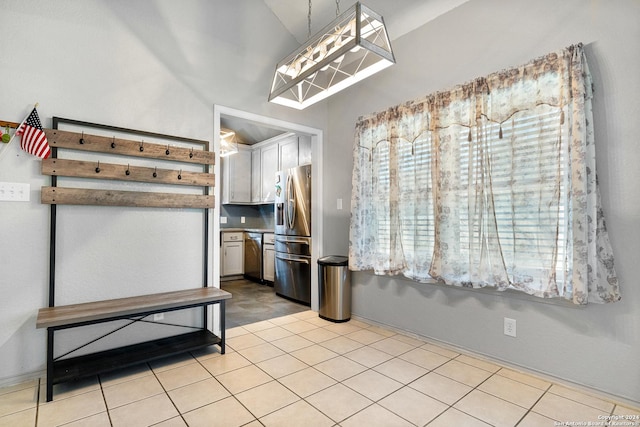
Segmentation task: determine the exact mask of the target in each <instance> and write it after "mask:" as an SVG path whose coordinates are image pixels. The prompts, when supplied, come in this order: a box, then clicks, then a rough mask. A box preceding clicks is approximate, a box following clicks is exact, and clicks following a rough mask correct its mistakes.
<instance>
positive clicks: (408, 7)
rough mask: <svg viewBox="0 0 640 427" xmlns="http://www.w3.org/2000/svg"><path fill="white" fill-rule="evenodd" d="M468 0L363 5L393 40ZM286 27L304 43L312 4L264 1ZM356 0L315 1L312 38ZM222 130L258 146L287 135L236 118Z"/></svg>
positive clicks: (225, 120) (379, 0)
mask: <svg viewBox="0 0 640 427" xmlns="http://www.w3.org/2000/svg"><path fill="white" fill-rule="evenodd" d="M467 1H468V0H365V1H362V3H363V4H365V5H366V6H368V7H369V8H371V9H373V10H374V11H376V12H378V13H379V14H380V15H382V16H383V18H384V20H385V24H386V26H387V30H388V32H389V37H390V38H391V41H392V45H393V40H395V39H397V38H399V37H401V36H403V35H405V34H407V33H408V32H410V31H412V30H414V29H416V28H418V27H420V26H422V25H423V24H425V23H427V22H429V21H431V20H433V19H435V18H437V17H438V16H440V15H442V14H444V13H446V12H448V11H450V10H451V9H454V8H455V7H457V6H459V5H461V4H463V3H465V2H467ZM264 2H265V4H266V5H267V7H268V8H269V9H271V11H272V12H273V14H274V15H275V16H276V17H277V18H278V20H280V22H281V23H282V25H283V26H284V27H285V28H286V29H287V31H289V32H290V33H291V34H292V35H293V37H294V38H295V39H296V40H297V41H298V42H299V43H300V44H302V43H304V42H305V41H306V40H307V38H308V35H309V31H308V20H307V17H308V12H309V0H264ZM354 3H355V0H311V35H313V34H315V33H316V32H318V31H320V30H321V29H322V28H324V26H326V25H327V24H328V23H329V22H331V21H332V20H333V19H334V18H335V17H336V12H337V6H339V10H340V13H342V12H344V11H346V10H347V9H349V8H350V7H351V6H353V4H354ZM220 122H221V126H222V127H224V128H226V129H231V130H233V131H235V132H236V135H237V137H238V141H239V142H242V143H244V144H254V143H256V142H260V141H264V140H266V139H269V138H272V137H274V136H276V135H279V134H280V133H282V132H284V131H283V130H281V129H271V128H268V127H265V126H262V125H259V124H256V123H252V122H248V121H246V120H242V119H237V118H234V117H221V121H220Z"/></svg>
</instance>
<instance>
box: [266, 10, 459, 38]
mask: <svg viewBox="0 0 640 427" xmlns="http://www.w3.org/2000/svg"><path fill="white" fill-rule="evenodd" d="M467 1H468V0H365V1H363V2H361V3H363V4H365V5H367V6H368V7H369V8H371V9H373V10H374V11H376V12H378V13H379V14H380V15H382V16H383V17H384V20H385V24H386V25H387V29H388V31H389V36H390V37H391V40H394V39H396V38H398V37H400V36H403V35H404V34H406V33H408V32H409V31H412V30H415V29H416V28H418V27H420V26H422V25H423V24H425V23H426V22H429V21H431V20H432V19H435V18H437V17H438V16H440V15H442V14H444V13H446V12H448V11H449V10H451V9H453V8H455V7H457V6H459V5H461V4H462V3H465V2H467ZM264 2H265V4H266V5H267V7H268V8H269V9H271V10H272V11H273V13H274V14H275V15H276V17H278V19H279V20H280V22H282V25H283V26H284V27H285V28H286V29H287V30H288V31H289V32H290V33H291V34H292V35H293V36H294V37H295V38H296V40H298V42H299V43H301V44H302V43H304V42H305V41H306V40H307V37H308V35H309V31H308V21H307V16H308V11H309V0H264ZM354 3H355V0H311V35H313V34H315V33H316V32H318V31H319V30H320V29H322V28H323V27H324V26H325V25H327V24H328V23H329V22H331V21H332V20H333V19H334V18H335V17H336V9H337V7H336V6H339V9H340V12H341V13H342V12H344V11H346V10H347V9H348V8H350V7H351V6H353V4H354Z"/></svg>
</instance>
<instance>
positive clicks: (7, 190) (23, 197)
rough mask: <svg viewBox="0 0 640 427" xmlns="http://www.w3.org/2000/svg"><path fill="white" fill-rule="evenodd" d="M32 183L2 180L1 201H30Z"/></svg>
mask: <svg viewBox="0 0 640 427" xmlns="http://www.w3.org/2000/svg"><path fill="white" fill-rule="evenodd" d="M30 189H31V185H30V184H25V183H20V182H0V201H7V202H28V201H29V191H30Z"/></svg>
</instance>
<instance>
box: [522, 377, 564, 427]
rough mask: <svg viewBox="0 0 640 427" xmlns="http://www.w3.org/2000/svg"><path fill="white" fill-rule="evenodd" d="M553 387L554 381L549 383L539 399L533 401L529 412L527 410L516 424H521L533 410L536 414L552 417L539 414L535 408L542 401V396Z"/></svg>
mask: <svg viewBox="0 0 640 427" xmlns="http://www.w3.org/2000/svg"><path fill="white" fill-rule="evenodd" d="M551 387H553V383H551V384H549V386H548V387H547V389H546V390H544V393H542V394H541V395H540V397H538V399H536V401H535V402H534V403H533V405H531V407H530V408H529V409H527V412H525V414H524V415H523V416H522V418H520V419H519V420H518V422H517V423H516V424H515V426H518V425H519V424H520V423H521V422H522V421H523V420H524V419H525V418H526V417H527V415H529V414H530V413H532V412H533V413H534V414H538V415H541V416H543V417H546V418H549V419H552V418H551V417H548V416H546V415H542V414H539V413H538V412H535V411H534V410H533V408H534V407H535V406H536V405H537V404H538V402H540V401H541V400H542V398H543V397H544V395H545V394H547V392H548V391H549V389H551ZM554 421H557V420H554Z"/></svg>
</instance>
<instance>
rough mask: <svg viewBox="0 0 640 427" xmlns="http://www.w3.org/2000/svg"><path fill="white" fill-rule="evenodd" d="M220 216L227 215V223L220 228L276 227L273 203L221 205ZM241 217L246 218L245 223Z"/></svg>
mask: <svg viewBox="0 0 640 427" xmlns="http://www.w3.org/2000/svg"><path fill="white" fill-rule="evenodd" d="M220 217H226V218H227V223H226V224H222V223H220V228H274V229H275V217H274V213H273V205H256V206H244V205H220ZM241 217H244V218H245V222H244V224H243V223H242V222H241Z"/></svg>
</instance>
